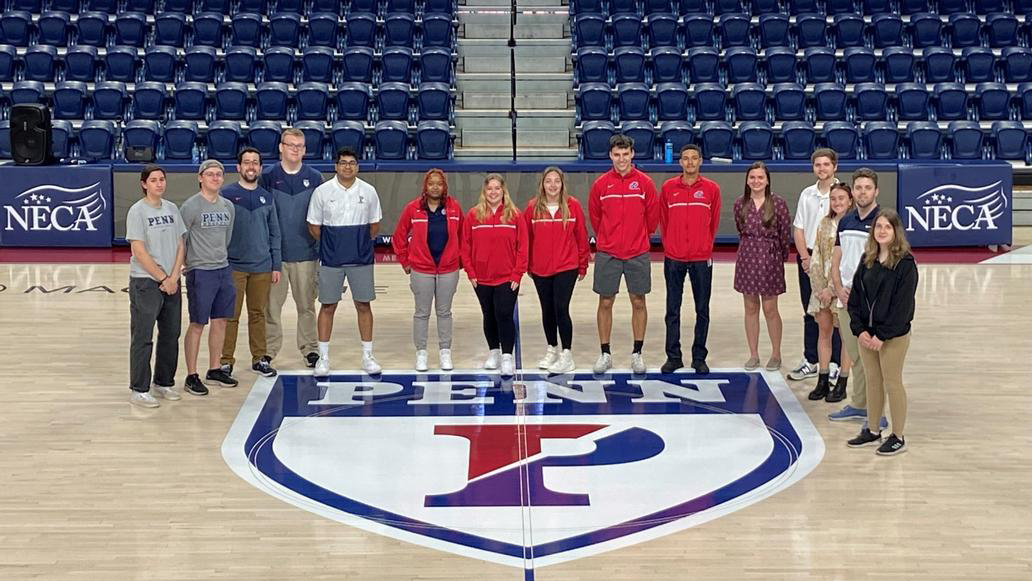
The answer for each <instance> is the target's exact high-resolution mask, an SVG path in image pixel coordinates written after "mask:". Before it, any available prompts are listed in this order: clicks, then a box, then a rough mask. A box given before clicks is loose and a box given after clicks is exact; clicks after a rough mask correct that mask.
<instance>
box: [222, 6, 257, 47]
mask: <svg viewBox="0 0 1032 581" xmlns="http://www.w3.org/2000/svg"><path fill="white" fill-rule="evenodd" d="M229 29H230V32H231V34H230V39H231V44H233V45H234V46H253V47H255V48H258V47H260V46H261V44H262V17H261V15H259V14H249V13H237V14H235V15H234V16H233V18H230V20H229Z"/></svg>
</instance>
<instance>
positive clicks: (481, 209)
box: [474, 173, 519, 223]
mask: <svg viewBox="0 0 1032 581" xmlns="http://www.w3.org/2000/svg"><path fill="white" fill-rule="evenodd" d="M492 180H495V181H497V182H498V183H499V184H501V186H502V222H503V223H508V222H511V221H512V220H513V218H515V217H516V214H518V213H519V210H517V209H516V204H514V203H512V197H511V196H510V195H509V188H508V186H506V185H505V178H503V177H502V174H497V173H489V174H487V176H486V177H484V185H482V186H480V199H479V200H478V201H477V205H476V206H474V207H475V208H476V216H477V220H479V221H481V222H483V221H484V219H485V218H487V216H488V215H490V214H491V209H490V208H489V207H488V206H487V184H488V183H489V182H491V181H492Z"/></svg>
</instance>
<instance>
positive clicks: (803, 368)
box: [788, 358, 817, 381]
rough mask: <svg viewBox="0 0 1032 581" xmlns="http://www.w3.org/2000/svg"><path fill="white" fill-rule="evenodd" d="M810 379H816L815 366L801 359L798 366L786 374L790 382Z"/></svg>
mask: <svg viewBox="0 0 1032 581" xmlns="http://www.w3.org/2000/svg"><path fill="white" fill-rule="evenodd" d="M811 377H817V366H816V365H814V364H813V363H810V362H809V361H807V360H806V358H803V359H802V360H800V361H799V366H798V367H796V368H795V369H793V370H792V371H789V372H788V378H789V379H791V380H792V381H802V380H804V379H809V378H811Z"/></svg>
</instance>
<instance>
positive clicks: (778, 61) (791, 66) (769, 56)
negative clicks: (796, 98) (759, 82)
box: [763, 47, 799, 84]
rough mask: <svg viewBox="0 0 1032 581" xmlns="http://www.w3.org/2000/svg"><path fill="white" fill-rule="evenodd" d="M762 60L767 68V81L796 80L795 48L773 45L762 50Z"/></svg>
mask: <svg viewBox="0 0 1032 581" xmlns="http://www.w3.org/2000/svg"><path fill="white" fill-rule="evenodd" d="M763 62H764V65H765V68H766V70H767V83H768V84H771V83H794V82H796V81H797V80H798V78H799V77H798V73H797V71H796V57H795V50H793V49H791V48H785V47H773V48H768V49H767V50H765V51H763Z"/></svg>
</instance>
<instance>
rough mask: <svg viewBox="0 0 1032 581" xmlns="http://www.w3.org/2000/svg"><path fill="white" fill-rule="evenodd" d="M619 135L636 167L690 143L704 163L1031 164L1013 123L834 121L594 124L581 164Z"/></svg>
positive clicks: (602, 153) (600, 155) (1030, 152)
mask: <svg viewBox="0 0 1032 581" xmlns="http://www.w3.org/2000/svg"><path fill="white" fill-rule="evenodd" d="M617 132H619V133H623V134H625V135H629V136H630V137H632V138H633V139H634V149H635V159H639V160H651V159H660V157H661V155H660V154H661V151H662V149H663V147H662V146H663V145H664V144H666V143H670V144H671V146H672V147H673V150H674V151H678V150H679V149H680V147H681V146H682V145H684V144H686V143H698V144H699V145H700V146H701V148H702V152H703V157H705V158H707V159H711V158H725V159H735V160H773V159H786V160H808V159H809V158H810V154H811V153H813V150H814V149H815V148H817V147H820V146H823V147H830V148H832V149H834V150H835V151H836V152H837V153H838V155H839V158H840V159H868V160H884V161H891V160H897V159H919V160H938V159H993V158H995V159H1008V160H1016V161H1024V162H1025V163H1029V162H1030V161H1032V149H1030V138H1029V132H1028V130H1026V129H1025V128H1024V127H1023V126H1022V125H1021V123H1018V122H1015V121H997V122H995V123H993V124H992V126H991V127H990V128H988V129H983V128H982V127H980V126H979V124H978V123H974V122H971V121H952V122H950V123H949V125H948V126H946V127H945V128H942V127H940V126H939V125H938V124H936V123H934V122H928V121H913V122H910V123H909V124H907V125H906V126H905V127H900V126H897V125H896V124H895V123H888V122H883V121H872V122H869V123H865V124H864V125H863V127H862V128H858V127H857V126H855V125H854V124H852V123H848V122H840V121H833V122H828V123H825V124H824V125H823V127H821V128H819V129H818V128H815V127H814V126H813V125H811V124H810V123H806V122H803V121H790V122H786V123H784V124H782V125H781V126H780V127H779V128H774V127H772V126H771V125H770V124H768V123H766V122H763V121H747V122H743V123H741V124H739V125H738V126H737V128H736V127H733V126H732V125H731V124H729V123H726V122H724V121H707V122H704V123H701V124H700V125H699V126H698V129H697V130H696V129H695V128H694V127H693V126H692V125H691V124H690V123H687V122H683V121H668V122H666V123H663V124H662V125H660V126H659V127H658V128H657V127H655V126H653V125H652V124H651V123H648V122H646V121H628V122H625V123H622V124H621V125H620V126H619V127H617V126H615V125H614V124H612V123H610V122H608V121H591V122H588V123H585V124H584V130H583V133H582V136H581V157H582V158H583V159H608V155H609V138H610V137H611V136H612V135H613V134H615V133H617Z"/></svg>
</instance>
